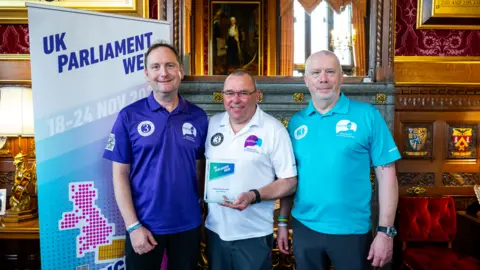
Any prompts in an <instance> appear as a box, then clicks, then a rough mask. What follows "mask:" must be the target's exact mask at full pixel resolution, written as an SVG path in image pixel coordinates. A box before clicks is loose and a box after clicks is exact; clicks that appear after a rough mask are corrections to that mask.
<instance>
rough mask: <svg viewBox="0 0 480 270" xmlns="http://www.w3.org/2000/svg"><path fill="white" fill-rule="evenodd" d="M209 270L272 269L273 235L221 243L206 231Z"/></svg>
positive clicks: (210, 232) (221, 241)
mask: <svg viewBox="0 0 480 270" xmlns="http://www.w3.org/2000/svg"><path fill="white" fill-rule="evenodd" d="M207 233H208V244H207V260H208V269H209V270H269V269H271V268H272V257H271V252H272V247H273V234H270V235H267V236H262V237H256V238H249V239H242V240H235V241H223V240H222V239H220V237H219V236H218V234H216V233H214V232H212V231H210V230H208V229H207Z"/></svg>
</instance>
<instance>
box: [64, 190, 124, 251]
mask: <svg viewBox="0 0 480 270" xmlns="http://www.w3.org/2000/svg"><path fill="white" fill-rule="evenodd" d="M97 193H98V191H97V189H96V188H94V187H93V182H78V183H70V191H69V197H70V201H72V202H73V211H72V212H67V213H63V215H62V219H61V220H60V221H59V229H60V230H69V229H74V228H77V229H80V234H79V235H78V236H77V257H83V256H84V255H85V253H86V252H91V251H96V249H97V247H98V246H101V245H108V244H111V237H112V235H113V232H114V226H115V225H114V224H108V223H107V219H106V218H105V216H103V214H102V213H101V212H100V208H98V206H96V205H95V200H96V199H97V198H98V194H97Z"/></svg>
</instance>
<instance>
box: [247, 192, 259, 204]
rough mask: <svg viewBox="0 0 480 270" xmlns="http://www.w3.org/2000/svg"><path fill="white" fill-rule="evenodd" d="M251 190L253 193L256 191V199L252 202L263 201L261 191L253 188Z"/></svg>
mask: <svg viewBox="0 0 480 270" xmlns="http://www.w3.org/2000/svg"><path fill="white" fill-rule="evenodd" d="M249 191H252V192H253V193H255V201H253V202H252V204H256V203H259V202H261V201H262V198H261V197H260V192H258V190H256V189H251V190H249Z"/></svg>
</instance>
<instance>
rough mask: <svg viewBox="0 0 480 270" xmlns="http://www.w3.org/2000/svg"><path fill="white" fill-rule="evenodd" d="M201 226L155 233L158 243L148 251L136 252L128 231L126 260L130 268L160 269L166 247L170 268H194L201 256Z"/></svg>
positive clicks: (174, 269)
mask: <svg viewBox="0 0 480 270" xmlns="http://www.w3.org/2000/svg"><path fill="white" fill-rule="evenodd" d="M200 229H201V226H199V227H197V228H195V229H192V230H189V231H185V232H180V233H175V234H166V235H154V236H153V237H154V238H155V241H157V245H156V246H155V248H154V249H153V250H151V251H150V252H148V253H145V254H142V255H138V254H137V253H135V251H134V250H133V247H132V243H131V242H130V236H129V234H128V233H127V235H126V241H125V261H126V266H127V269H129V270H137V269H138V270H150V269H152V270H160V267H161V265H162V258H163V251H164V250H165V249H166V251H167V257H168V263H167V266H168V270H194V269H196V267H197V263H198V259H199V257H200V236H201V231H200Z"/></svg>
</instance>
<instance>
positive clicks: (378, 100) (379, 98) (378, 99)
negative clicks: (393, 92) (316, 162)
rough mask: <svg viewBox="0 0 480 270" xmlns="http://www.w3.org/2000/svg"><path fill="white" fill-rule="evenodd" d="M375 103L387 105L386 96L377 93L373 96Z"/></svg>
mask: <svg viewBox="0 0 480 270" xmlns="http://www.w3.org/2000/svg"><path fill="white" fill-rule="evenodd" d="M375 103H376V104H386V103H387V95H385V94H383V93H377V94H376V95H375Z"/></svg>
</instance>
